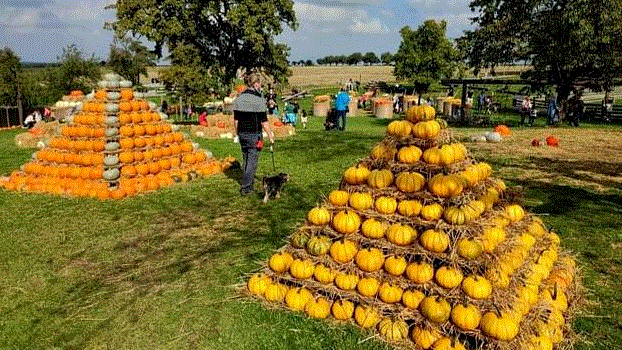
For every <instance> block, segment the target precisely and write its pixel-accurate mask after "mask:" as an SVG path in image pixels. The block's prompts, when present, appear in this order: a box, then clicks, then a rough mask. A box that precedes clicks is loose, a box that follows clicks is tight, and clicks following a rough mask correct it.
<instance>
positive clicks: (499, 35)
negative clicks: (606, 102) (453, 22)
mask: <svg viewBox="0 0 622 350" xmlns="http://www.w3.org/2000/svg"><path fill="white" fill-rule="evenodd" d="M471 8H472V9H473V10H474V11H476V12H477V13H478V16H477V17H475V23H476V24H477V25H478V27H477V28H476V29H475V30H473V31H467V32H466V33H465V36H464V37H463V38H461V39H460V40H459V46H460V48H461V50H462V51H463V52H464V54H465V57H466V59H467V61H468V63H469V65H471V66H472V67H475V68H484V67H494V66H496V65H500V64H506V63H515V62H518V61H524V62H526V63H527V64H530V65H532V66H533V71H531V72H528V74H526V77H527V78H530V79H534V80H539V81H545V82H549V83H552V84H556V85H557V86H558V92H559V93H560V95H562V98H563V97H564V96H567V95H568V93H569V92H570V89H571V87H572V85H573V84H576V83H581V84H583V85H587V86H592V87H605V88H607V87H609V86H610V85H611V84H612V80H613V78H616V77H619V76H620V74H622V43H621V42H620V40H619V38H620V36H621V35H622V2H620V1H619V0H577V1H567V0H533V1H523V0H509V1H497V0H475V1H473V2H472V3H471Z"/></svg>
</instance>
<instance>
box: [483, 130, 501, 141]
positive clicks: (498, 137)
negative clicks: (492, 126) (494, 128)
mask: <svg viewBox="0 0 622 350" xmlns="http://www.w3.org/2000/svg"><path fill="white" fill-rule="evenodd" d="M486 139H487V140H488V142H493V143H498V142H501V141H502V140H503V139H502V138H501V135H500V134H499V133H497V132H491V133H490V134H488V136H486Z"/></svg>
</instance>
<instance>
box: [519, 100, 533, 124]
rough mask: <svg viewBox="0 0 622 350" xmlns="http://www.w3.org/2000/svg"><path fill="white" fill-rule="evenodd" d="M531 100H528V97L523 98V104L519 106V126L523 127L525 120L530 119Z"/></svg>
mask: <svg viewBox="0 0 622 350" xmlns="http://www.w3.org/2000/svg"><path fill="white" fill-rule="evenodd" d="M531 107H532V104H531V99H530V98H529V96H525V99H524V100H523V103H522V104H521V112H522V113H521V121H520V124H521V126H524V125H525V119H527V118H529V119H531Z"/></svg>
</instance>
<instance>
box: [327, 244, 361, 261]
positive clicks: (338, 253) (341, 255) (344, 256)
mask: <svg viewBox="0 0 622 350" xmlns="http://www.w3.org/2000/svg"><path fill="white" fill-rule="evenodd" d="M357 252H358V247H357V244H356V243H354V242H353V241H350V240H347V239H342V240H339V241H336V242H334V243H333V244H332V245H331V247H330V256H331V257H332V258H333V260H334V261H336V262H338V263H340V264H345V263H348V262H350V261H352V259H354V257H355V256H356V253H357Z"/></svg>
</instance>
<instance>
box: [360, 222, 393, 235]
mask: <svg viewBox="0 0 622 350" xmlns="http://www.w3.org/2000/svg"><path fill="white" fill-rule="evenodd" d="M386 230H387V224H385V223H384V222H381V221H377V220H376V219H374V218H370V219H367V220H365V222H363V225H362V226H361V231H362V233H363V236H365V237H367V238H376V239H377V238H382V237H384V234H385V232H386Z"/></svg>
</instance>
